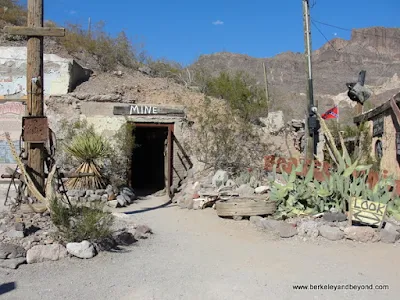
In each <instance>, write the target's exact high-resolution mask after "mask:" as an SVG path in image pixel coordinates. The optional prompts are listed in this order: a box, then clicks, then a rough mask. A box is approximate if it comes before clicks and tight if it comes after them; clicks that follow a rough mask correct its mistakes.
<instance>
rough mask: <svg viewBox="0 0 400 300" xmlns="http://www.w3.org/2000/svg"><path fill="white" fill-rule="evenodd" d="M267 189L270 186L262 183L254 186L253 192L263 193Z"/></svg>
mask: <svg viewBox="0 0 400 300" xmlns="http://www.w3.org/2000/svg"><path fill="white" fill-rule="evenodd" d="M269 190H270V187H269V186H267V185H262V186H259V187H256V188H255V189H254V192H255V193H256V194H265V193H266V192H268V191H269Z"/></svg>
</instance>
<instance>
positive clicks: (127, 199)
mask: <svg viewBox="0 0 400 300" xmlns="http://www.w3.org/2000/svg"><path fill="white" fill-rule="evenodd" d="M121 196H122V197H124V199H125V202H126V203H127V204H132V202H133V201H132V199H131V197H129V196H128V195H127V194H124V193H121Z"/></svg>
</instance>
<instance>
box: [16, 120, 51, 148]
mask: <svg viewBox="0 0 400 300" xmlns="http://www.w3.org/2000/svg"><path fill="white" fill-rule="evenodd" d="M48 139H49V123H48V120H47V117H23V118H22V140H23V141H24V142H30V143H45V142H47V140H48Z"/></svg>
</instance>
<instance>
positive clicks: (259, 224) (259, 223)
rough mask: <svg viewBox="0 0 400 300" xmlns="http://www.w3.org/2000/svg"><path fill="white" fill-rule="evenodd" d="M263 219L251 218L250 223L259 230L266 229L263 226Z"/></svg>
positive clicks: (258, 217)
mask: <svg viewBox="0 0 400 300" xmlns="http://www.w3.org/2000/svg"><path fill="white" fill-rule="evenodd" d="M262 220H263V218H262V217H260V216H251V217H250V223H251V224H254V225H256V226H257V227H258V228H264V226H263V224H262Z"/></svg>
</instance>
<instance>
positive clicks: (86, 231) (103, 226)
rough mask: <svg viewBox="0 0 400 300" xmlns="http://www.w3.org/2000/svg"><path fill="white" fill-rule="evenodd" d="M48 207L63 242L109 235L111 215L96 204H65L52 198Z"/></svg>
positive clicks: (111, 221)
mask: <svg viewBox="0 0 400 300" xmlns="http://www.w3.org/2000/svg"><path fill="white" fill-rule="evenodd" d="M50 208H51V220H52V222H53V224H54V225H55V226H56V227H57V229H58V233H59V236H60V238H61V239H62V240H63V241H65V242H81V241H83V240H88V241H97V240H101V239H104V238H107V237H110V236H111V233H112V231H111V227H112V225H113V221H114V219H113V216H112V214H110V213H107V212H103V209H102V207H101V206H100V205H98V204H97V205H96V204H92V205H91V206H89V207H87V206H82V205H77V204H73V205H70V206H67V205H65V204H63V203H62V202H60V201H59V200H57V199H54V200H53V201H52V202H51V206H50Z"/></svg>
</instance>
